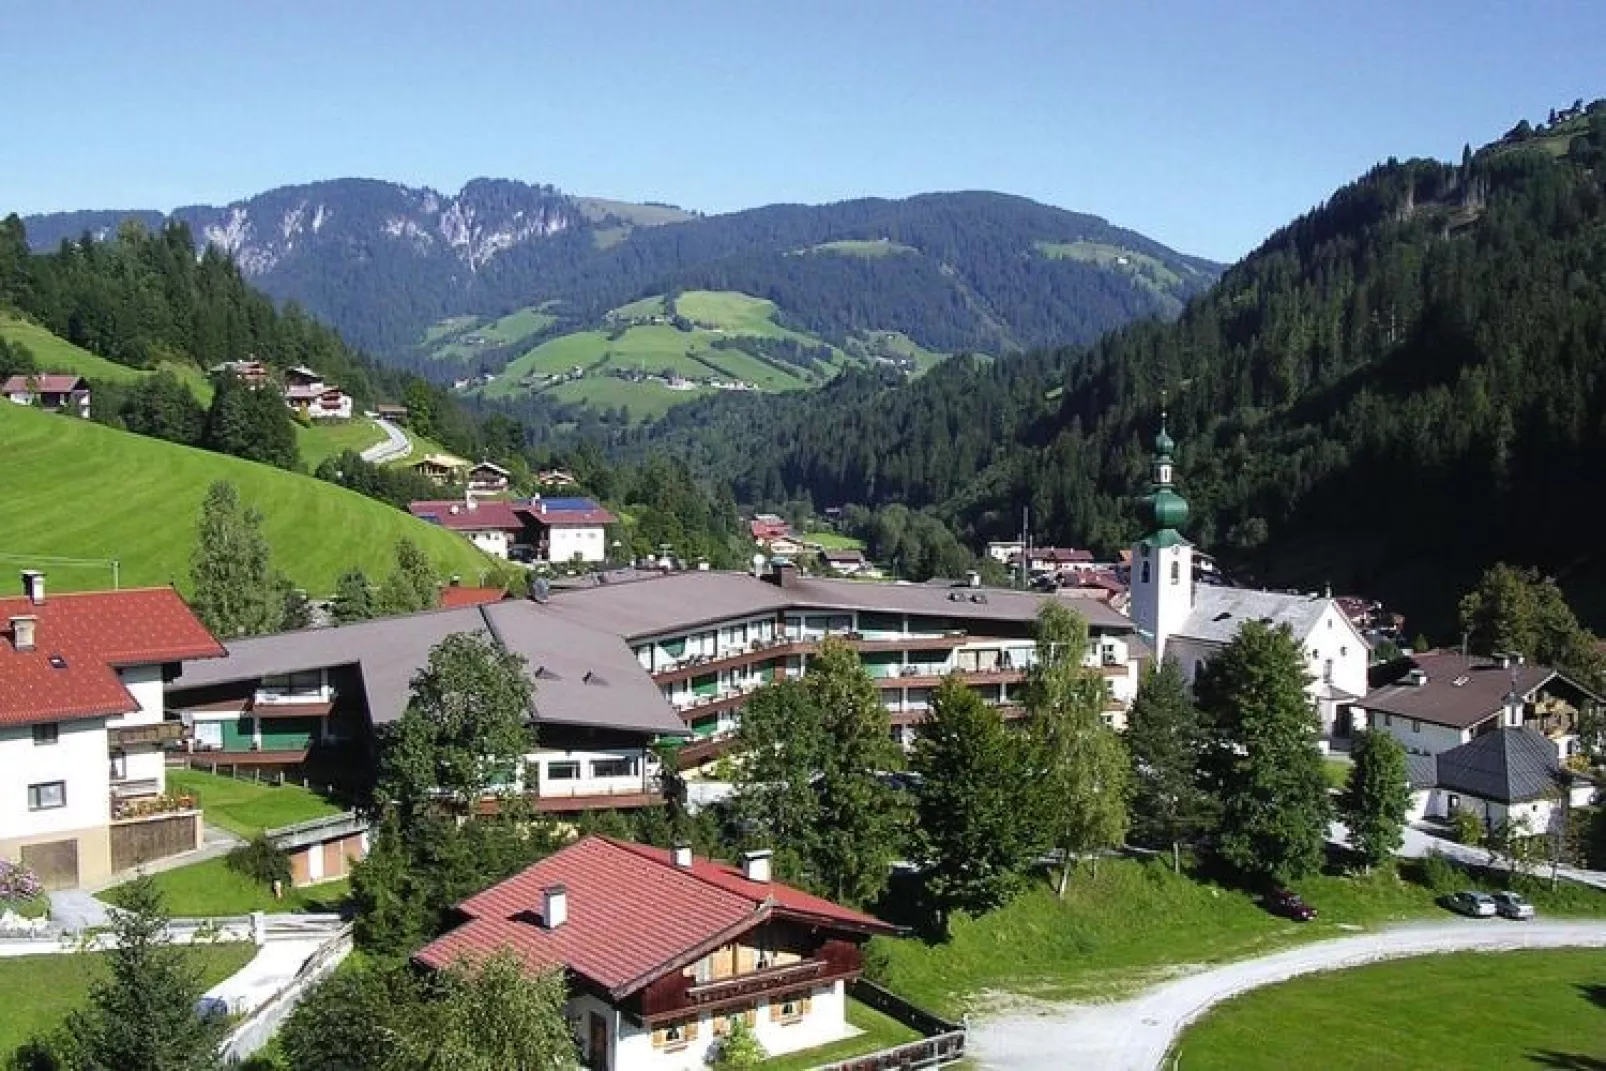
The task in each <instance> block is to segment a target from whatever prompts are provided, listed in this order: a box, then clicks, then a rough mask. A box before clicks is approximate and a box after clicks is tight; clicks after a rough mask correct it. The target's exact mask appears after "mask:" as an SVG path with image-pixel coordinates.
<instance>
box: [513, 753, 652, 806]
mask: <svg viewBox="0 0 1606 1071" xmlns="http://www.w3.org/2000/svg"><path fill="white" fill-rule="evenodd" d="M612 759H634V760H635V762H636V772H635V773H634V774H630V775H627V776H621V777H607V776H602V777H599V776H597V775H596V774H595V773H594V764H595V763H598V762H607V761H609V760H612ZM524 761H525V764H526V770H528V769H529V768H530V767H536V766H539V767H540V782H539V783H540V791H541V798H542V799H561V798H563V797H565V796H604V795H628V794H631V793H637V792H642V791H644V790H645V786H646V784H647V783H648V779H650V778H652V777H655V776H656V775H657V773H658V762H657V758H656V756H654V755H653V754H652V753H651V752H650V751H647V750H646V749H645V748H639V747H638V748H613V749H609V750H605V751H556V750H541V751H535V752H531V753H530V754H528V755H526V756H525V757H524ZM570 763H578V764H579V774H580V776H579V777H574V778H564V779H553V778H552V777H551V770H552V767H553V765H555V764H570ZM527 776H528V775H527Z"/></svg>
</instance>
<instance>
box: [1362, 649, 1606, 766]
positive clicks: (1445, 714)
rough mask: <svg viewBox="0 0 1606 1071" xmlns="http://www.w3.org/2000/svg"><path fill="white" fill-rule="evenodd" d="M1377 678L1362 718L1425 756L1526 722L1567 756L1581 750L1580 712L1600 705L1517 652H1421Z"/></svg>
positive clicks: (1574, 683) (1571, 682)
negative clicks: (1466, 653)
mask: <svg viewBox="0 0 1606 1071" xmlns="http://www.w3.org/2000/svg"><path fill="white" fill-rule="evenodd" d="M1378 676H1379V677H1380V678H1382V679H1381V680H1380V681H1379V682H1378V683H1379V686H1378V687H1376V688H1374V689H1372V691H1370V692H1369V693H1367V695H1366V697H1365V699H1363V700H1361V701H1360V702H1358V703H1357V704H1356V708H1357V712H1358V714H1359V716H1360V718H1361V719H1362V720H1363V721H1364V722H1365V724H1366V726H1367V727H1368V728H1371V729H1376V730H1381V731H1383V732H1386V733H1388V734H1389V735H1391V736H1393V737H1394V738H1395V739H1396V740H1398V741H1399V742H1400V743H1401V745H1403V746H1404V747H1405V750H1407V751H1409V752H1413V753H1416V754H1421V755H1435V754H1439V753H1440V752H1445V751H1449V750H1451V749H1453V748H1457V747H1460V746H1461V745H1463V744H1467V743H1470V742H1471V741H1472V740H1474V739H1476V738H1477V737H1479V736H1481V735H1483V734H1484V733H1488V732H1493V731H1494V730H1496V729H1499V728H1519V727H1526V728H1528V729H1530V730H1532V731H1533V732H1535V733H1537V734H1539V736H1540V737H1541V738H1543V739H1545V740H1548V741H1549V742H1550V745H1551V748H1552V750H1554V751H1555V752H1556V753H1557V754H1558V755H1560V756H1561V757H1562V758H1567V757H1568V756H1570V755H1572V754H1573V753H1574V751H1575V750H1576V748H1577V735H1576V734H1577V729H1578V714H1579V712H1580V711H1581V710H1582V709H1584V707H1586V706H1599V705H1600V703H1601V698H1600V697H1599V696H1597V695H1595V694H1594V693H1593V692H1592V691H1590V690H1589V689H1588V688H1585V687H1584V686H1583V685H1581V684H1579V683H1578V682H1577V681H1574V680H1573V679H1572V678H1570V677H1568V676H1566V675H1565V674H1562V673H1560V672H1558V671H1557V670H1554V669H1551V668H1549V667H1547V666H1534V665H1529V664H1528V663H1527V662H1526V660H1525V659H1523V658H1522V657H1521V656H1519V655H1493V656H1484V655H1463V654H1460V653H1458V652H1453V651H1440V652H1435V653H1430V654H1415V655H1411V656H1410V657H1409V658H1407V659H1404V660H1402V661H1401V662H1399V663H1398V664H1396V665H1395V666H1393V667H1385V668H1382V669H1379V670H1378Z"/></svg>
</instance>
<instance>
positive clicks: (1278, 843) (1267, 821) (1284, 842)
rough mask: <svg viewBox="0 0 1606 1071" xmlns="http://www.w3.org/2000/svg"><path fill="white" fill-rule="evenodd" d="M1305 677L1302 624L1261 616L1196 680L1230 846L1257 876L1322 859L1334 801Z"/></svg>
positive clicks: (1239, 864) (1222, 841) (1310, 866)
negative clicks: (1270, 621) (1294, 626)
mask: <svg viewBox="0 0 1606 1071" xmlns="http://www.w3.org/2000/svg"><path fill="white" fill-rule="evenodd" d="M1306 683H1307V677H1306V673H1305V653H1304V651H1303V650H1301V649H1300V646H1299V643H1298V641H1297V640H1295V639H1294V637H1293V633H1292V632H1290V631H1289V629H1288V627H1287V626H1279V627H1276V628H1272V627H1270V626H1268V625H1266V624H1263V623H1262V622H1259V621H1247V622H1245V623H1244V624H1243V626H1242V627H1241V628H1240V629H1239V630H1238V634H1237V636H1236V637H1234V639H1233V641H1232V642H1231V643H1229V644H1228V645H1227V646H1226V647H1225V648H1224V649H1223V650H1222V651H1221V653H1220V654H1218V655H1217V656H1216V657H1215V658H1214V659H1212V660H1211V661H1210V662H1208V663H1206V665H1205V667H1204V671H1203V672H1202V673H1201V674H1200V675H1199V678H1198V679H1197V680H1196V681H1195V683H1194V691H1195V694H1196V695H1197V697H1198V701H1199V707H1200V709H1201V710H1202V711H1203V712H1204V713H1205V716H1206V718H1207V720H1208V724H1209V726H1210V728H1211V733H1212V737H1213V740H1212V748H1211V755H1210V759H1211V761H1210V763H1209V768H1210V770H1211V773H1212V774H1213V778H1214V783H1215V785H1216V790H1217V792H1218V793H1219V795H1220V798H1221V806H1222V812H1221V823H1220V826H1219V830H1218V833H1219V836H1218V843H1219V848H1220V852H1221V856H1222V858H1223V859H1225V860H1226V861H1227V862H1228V863H1229V864H1231V865H1232V866H1234V867H1236V868H1237V869H1238V870H1240V871H1241V872H1243V873H1244V874H1246V875H1249V876H1252V877H1257V878H1265V879H1275V880H1285V881H1286V880H1292V879H1295V878H1299V877H1303V876H1304V875H1306V874H1309V873H1311V872H1313V871H1315V870H1317V869H1318V868H1319V867H1320V866H1321V863H1322V852H1323V845H1324V844H1325V843H1326V837H1327V828H1328V823H1329V820H1330V817H1331V813H1332V807H1331V804H1330V802H1329V800H1328V795H1327V780H1326V777H1325V776H1324V775H1323V771H1322V757H1321V754H1320V752H1319V751H1318V750H1317V748H1316V735H1317V732H1318V730H1319V726H1318V725H1317V719H1316V711H1315V708H1314V707H1313V706H1312V704H1311V701H1310V697H1309V696H1307V695H1306V694H1305V686H1306Z"/></svg>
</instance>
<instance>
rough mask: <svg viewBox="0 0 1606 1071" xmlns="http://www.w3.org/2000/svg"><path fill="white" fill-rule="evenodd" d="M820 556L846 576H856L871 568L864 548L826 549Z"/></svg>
mask: <svg viewBox="0 0 1606 1071" xmlns="http://www.w3.org/2000/svg"><path fill="white" fill-rule="evenodd" d="M820 557H821V558H823V559H825V564H826V565H828V566H830V567H831V568H832V569H833V570H835V571H836V572H838V573H842V574H843V575H844V576H855V575H857V574H859V573H862V572H864V571H865V570H866V569H868V568H870V562H869V561H868V560H867V559H866V558H865V556H864V551H862V550H852V549H845V550H826V551H823V552H821V554H820Z"/></svg>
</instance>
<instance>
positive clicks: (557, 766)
mask: <svg viewBox="0 0 1606 1071" xmlns="http://www.w3.org/2000/svg"><path fill="white" fill-rule="evenodd" d="M546 779H547V780H548V781H578V780H580V763H579V762H578V761H572V762H549V763H547V764H546Z"/></svg>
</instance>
